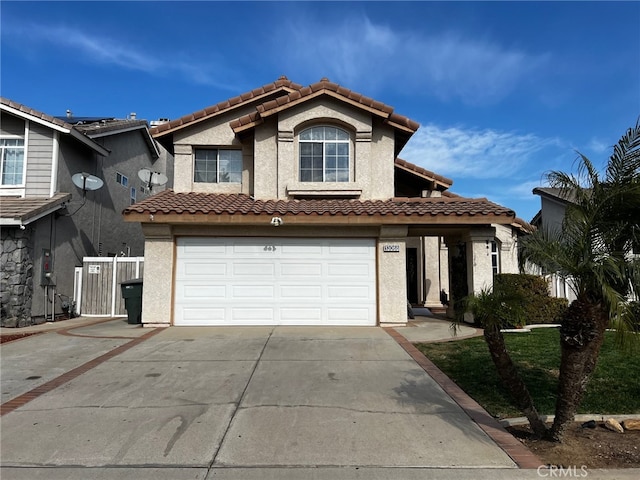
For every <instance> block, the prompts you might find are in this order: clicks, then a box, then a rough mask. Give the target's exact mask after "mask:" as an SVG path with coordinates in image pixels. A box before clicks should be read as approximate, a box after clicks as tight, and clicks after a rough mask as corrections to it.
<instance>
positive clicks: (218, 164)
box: [192, 147, 244, 185]
mask: <svg viewBox="0 0 640 480" xmlns="http://www.w3.org/2000/svg"><path fill="white" fill-rule="evenodd" d="M205 150H215V151H216V181H215V182H198V181H196V154H197V152H198V151H205ZM220 151H225V152H226V151H238V152H240V156H241V161H240V181H239V182H221V181H220ZM243 169H244V159H243V158H242V149H240V148H226V147H194V149H193V175H192V181H193V183H194V184H196V185H242V170H243Z"/></svg>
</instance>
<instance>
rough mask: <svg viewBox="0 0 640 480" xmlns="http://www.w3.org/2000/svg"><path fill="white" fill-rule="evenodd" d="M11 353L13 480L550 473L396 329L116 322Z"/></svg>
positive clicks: (16, 346) (7, 464)
mask: <svg viewBox="0 0 640 480" xmlns="http://www.w3.org/2000/svg"><path fill="white" fill-rule="evenodd" d="M393 333H395V332H393ZM395 335H396V336H397V335H398V334H397V333H396V334H395ZM405 347H406V346H405ZM1 354H2V363H1V367H2V402H3V412H2V413H3V415H2V418H1V435H2V437H1V439H2V448H1V452H0V454H1V461H2V472H1V473H2V475H1V476H2V479H3V480H7V479H39V478H43V479H44V478H46V479H57V478H60V479H65V480H66V479H86V478H91V479H102V478H105V479H106V478H110V479H111V478H119V479H120V478H122V479H125V478H136V479H147V478H149V479H152V478H153V479H177V480H179V479H205V478H206V479H213V478H234V479H236V478H238V479H239V478H243V479H244V478H279V479H280V478H284V479H287V478H291V479H297V478H314V479H324V478H327V479H329V478H331V479H335V478H374V479H375V478H421V479H423V478H452V479H453V478H480V479H481V478H492V479H493V478H509V479H518V478H539V476H538V475H537V473H536V470H535V467H534V469H533V470H522V469H518V464H517V463H516V462H515V461H514V458H515V459H516V460H517V459H518V458H517V456H518V455H517V454H516V455H515V456H514V455H513V454H512V456H509V455H508V454H507V453H506V452H505V449H504V448H501V446H499V445H498V443H499V442H498V443H496V438H497V437H496V436H490V435H488V434H487V431H489V432H491V429H494V428H495V427H496V425H497V423H495V422H494V423H495V424H494V423H492V419H491V418H490V417H488V415H486V414H484V416H483V415H482V412H480V413H479V414H476V415H475V416H474V415H473V414H472V415H471V416H470V414H469V411H468V409H467V411H465V410H464V409H463V408H462V407H461V406H460V405H459V403H464V402H460V400H459V399H458V403H457V402H456V401H454V400H453V399H452V398H451V396H450V395H449V394H448V393H446V392H445V391H444V390H443V388H441V387H440V386H439V385H438V383H436V381H435V380H434V379H433V378H432V376H431V375H429V374H428V373H427V372H426V371H425V369H424V368H423V366H421V365H420V364H419V363H417V362H416V360H415V359H414V358H412V357H411V356H410V355H409V353H407V350H405V348H403V347H402V346H401V345H400V344H399V343H398V341H396V339H394V338H393V337H392V336H391V335H390V334H389V333H388V332H387V331H385V330H384V329H382V328H375V327H371V328H367V327H354V328H351V327H342V328H340V327H215V328H214V327H200V328H191V327H179V328H178V327H176V328H169V329H164V330H150V329H142V328H138V327H137V326H133V325H128V324H126V322H124V321H122V320H114V321H110V322H106V323H100V324H98V325H92V326H85V327H79V328H75V329H72V330H68V331H60V332H47V333H41V334H39V335H35V336H32V337H28V338H26V339H22V340H18V341H15V342H10V343H8V344H5V345H3V346H2V349H1ZM35 377H38V378H35ZM11 399H14V400H11ZM463 406H464V405H463ZM471 417H474V419H472V418H471ZM474 420H475V421H474ZM498 436H499V435H498ZM492 437H493V438H492ZM507 437H508V436H507ZM498 440H499V439H498ZM514 443H516V444H517V442H514ZM502 447H504V444H503V445H502ZM515 448H516V450H514V451H517V445H516V446H515ZM520 453H522V449H521V450H520ZM525 453H526V452H525ZM512 457H513V458H512ZM532 458H533V457H532ZM529 467H531V465H529Z"/></svg>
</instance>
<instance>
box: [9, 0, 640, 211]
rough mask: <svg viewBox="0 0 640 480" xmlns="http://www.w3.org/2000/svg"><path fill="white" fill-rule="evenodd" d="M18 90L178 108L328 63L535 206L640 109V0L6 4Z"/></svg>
mask: <svg viewBox="0 0 640 480" xmlns="http://www.w3.org/2000/svg"><path fill="white" fill-rule="evenodd" d="M0 8H1V22H2V24H1V27H2V28H1V35H2V36H1V67H2V69H1V73H0V74H1V78H0V80H1V83H0V92H1V94H2V96H4V97H8V98H10V99H12V100H15V101H17V102H20V103H23V104H25V105H27V106H29V107H32V108H35V109H37V110H41V111H43V112H45V113H48V114H51V115H64V113H65V111H66V110H67V109H70V110H72V111H73V113H74V114H75V115H76V116H114V117H125V116H126V115H127V114H129V113H130V112H136V113H137V115H138V118H145V119H147V120H154V119H158V118H161V117H168V118H172V119H173V118H177V117H180V116H182V115H185V114H188V113H191V112H193V111H196V110H200V109H202V108H204V107H206V106H209V105H212V104H215V103H218V102H219V101H222V100H225V99H227V98H230V97H233V96H236V95H238V94H240V93H243V92H246V91H248V90H251V89H253V88H256V87H259V86H261V85H264V84H266V83H270V82H272V81H274V80H276V79H277V78H278V77H279V76H281V75H286V76H287V77H288V78H289V79H291V80H293V81H295V82H297V83H300V84H303V85H308V84H311V83H314V82H316V81H318V80H320V78H322V77H327V78H329V79H330V80H331V81H334V82H336V83H339V84H341V85H343V86H345V87H347V88H350V89H351V90H354V91H356V92H358V93H361V94H363V95H366V96H369V97H373V98H374V99H376V100H379V101H381V102H384V103H386V104H388V105H391V106H393V107H394V109H395V111H396V112H397V113H399V114H401V115H405V116H407V117H409V118H411V119H412V120H415V121H417V122H419V123H420V124H421V128H420V129H419V130H418V132H417V133H416V134H415V135H414V136H413V138H412V139H411V140H410V142H409V143H408V144H407V146H406V147H405V148H404V150H403V151H402V152H401V154H400V156H401V158H404V159H405V160H407V161H410V162H413V163H416V164H418V165H421V166H423V167H425V168H427V169H430V170H432V171H434V172H436V173H438V174H441V175H444V176H447V177H449V178H452V179H453V180H454V185H453V187H452V188H451V190H452V191H453V192H455V193H458V194H460V195H464V196H471V197H487V198H489V199H490V200H493V201H495V202H497V203H499V204H501V205H504V206H507V207H509V208H513V209H514V210H516V213H517V214H518V216H520V217H522V218H524V219H525V220H531V218H532V217H533V215H535V213H536V212H537V211H538V209H539V206H540V200H539V198H538V197H536V196H534V195H533V194H532V193H531V191H532V189H533V188H534V187H535V186H539V185H543V181H544V173H545V172H547V171H549V170H563V171H571V170H573V167H574V162H575V159H576V156H577V153H576V150H578V151H580V152H582V153H584V154H585V155H587V156H588V157H589V158H590V159H591V160H592V161H594V163H595V164H596V165H597V166H599V167H601V166H603V165H604V163H605V162H606V160H607V158H608V157H609V155H610V154H611V147H612V146H613V145H614V144H615V143H616V142H617V140H618V139H619V138H620V136H621V135H622V134H623V133H624V132H625V131H626V129H627V128H629V127H631V126H632V125H634V124H635V122H636V120H637V118H638V116H640V29H639V28H638V25H640V2H620V3H618V2H381V1H380V2H205V1H203V2H152V1H149V2H8V1H4V0H3V1H2V3H1V6H0Z"/></svg>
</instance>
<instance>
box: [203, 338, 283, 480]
mask: <svg viewBox="0 0 640 480" xmlns="http://www.w3.org/2000/svg"><path fill="white" fill-rule="evenodd" d="M274 330H275V327H274V328H272V329H271V331H270V332H269V336H268V337H267V341H266V342H264V345H262V350H260V355H258V358H257V359H256V363H255V365H254V366H253V370H251V375H249V379H248V380H247V384H246V385H245V386H244V389H243V390H242V395H240V398H239V399H238V405H237V406H236V409H235V410H234V411H233V414H232V415H231V418H229V423H227V428H225V430H224V433H223V434H222V437H221V438H220V445H219V446H218V450H217V451H216V454H215V455H214V456H213V459H212V460H211V463H210V464H209V467H208V469H207V476H208V475H209V471H210V470H211V469H212V468H213V466H214V465H215V463H216V460H217V459H218V455H219V454H220V450H222V445H223V444H224V439H225V438H226V437H227V434H228V433H229V429H230V428H231V424H232V423H233V419H234V418H236V414H237V413H238V410H240V405H241V404H242V400H243V399H244V397H245V395H246V394H247V390H248V389H249V384H250V383H251V379H252V378H253V376H254V375H255V373H256V370H257V369H258V364H259V363H260V360H261V359H262V356H263V355H264V351H265V350H266V348H267V344H268V343H269V340H271V336H272V335H273V332H274Z"/></svg>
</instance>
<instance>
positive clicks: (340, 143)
mask: <svg viewBox="0 0 640 480" xmlns="http://www.w3.org/2000/svg"><path fill="white" fill-rule="evenodd" d="M298 143H299V148H300V181H301V182H348V181H349V145H350V138H349V133H348V132H346V131H344V130H342V129H340V128H336V127H329V126H316V127H311V128H307V129H306V130H303V131H302V132H300V136H299V138H298Z"/></svg>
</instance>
